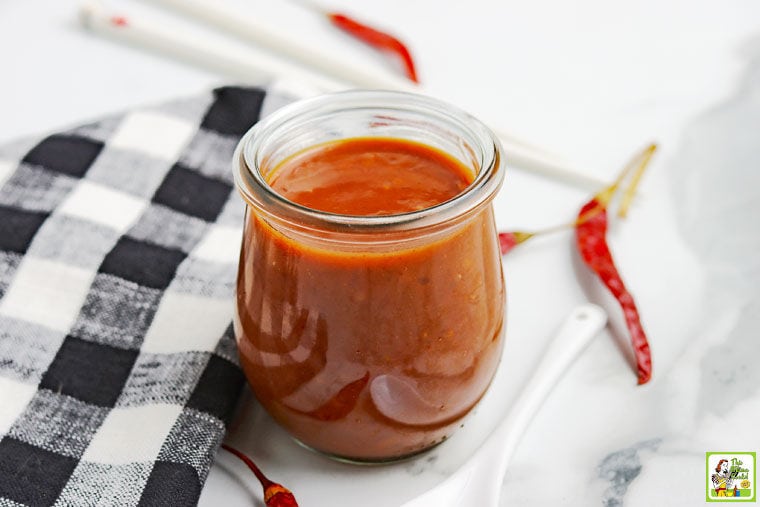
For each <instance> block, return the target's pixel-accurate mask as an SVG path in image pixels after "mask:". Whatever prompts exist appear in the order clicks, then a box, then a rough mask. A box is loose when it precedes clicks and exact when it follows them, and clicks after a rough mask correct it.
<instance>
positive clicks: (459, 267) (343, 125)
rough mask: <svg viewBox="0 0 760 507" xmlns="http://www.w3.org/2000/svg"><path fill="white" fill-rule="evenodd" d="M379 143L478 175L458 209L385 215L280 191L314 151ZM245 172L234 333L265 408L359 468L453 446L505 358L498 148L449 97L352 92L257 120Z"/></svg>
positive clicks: (237, 168)
mask: <svg viewBox="0 0 760 507" xmlns="http://www.w3.org/2000/svg"><path fill="white" fill-rule="evenodd" d="M372 136H377V137H384V138H388V137H390V138H401V139H406V140H411V141H416V142H419V143H424V144H426V145H429V146H432V147H434V148H437V149H439V150H441V151H443V152H445V153H447V154H449V155H450V156H452V157H454V158H455V159H457V160H459V161H460V162H461V163H462V164H464V165H465V166H466V167H467V168H469V170H471V171H472V176H473V178H474V179H473V181H472V183H471V184H470V185H469V186H468V187H467V188H466V189H465V190H464V191H463V192H462V193H460V194H459V195H457V196H456V197H454V198H452V199H450V200H448V201H446V202H444V203H441V204H438V205H436V206H432V207H430V208H426V209H422V210H419V211H413V212H408V213H403V214H396V215H386V216H355V215H340V214H333V213H327V212H322V211H319V210H314V209H310V208H306V207H304V206H301V205H299V204H296V203H294V202H291V201H289V200H287V199H285V198H284V197H283V196H281V195H279V194H278V193H277V192H276V191H275V190H274V189H272V187H271V186H270V185H269V184H268V183H267V181H268V177H269V176H270V175H271V172H272V170H273V169H275V168H276V167H277V166H278V164H279V163H281V162H282V161H283V160H285V159H287V158H288V157H291V156H292V155H294V154H296V153H299V152H301V151H303V150H305V149H307V148H310V147H313V146H315V145H318V144H321V143H325V142H327V141H333V140H339V139H348V138H356V137H372ZM233 170H234V173H235V179H236V183H237V187H238V190H239V191H240V193H241V194H242V196H243V198H244V199H245V201H246V204H247V209H246V216H245V226H244V232H243V241H242V247H241V249H242V250H241V254H240V266H239V272H238V280H237V297H236V315H235V333H236V338H237V343H238V349H239V352H240V360H241V365H242V368H243V371H244V372H245V375H246V377H247V379H248V382H249V384H250V386H251V388H252V389H253V392H254V393H255V395H256V397H257V398H258V400H259V402H261V405H262V406H263V407H264V408H265V409H266V410H267V411H268V412H269V413H270V414H271V415H272V416H273V417H274V419H275V420H276V421H277V422H278V423H279V424H281V425H282V426H283V427H284V428H285V429H286V430H287V431H288V432H290V434H292V435H293V436H294V437H295V438H296V439H297V440H298V441H299V442H301V443H302V444H304V445H306V446H308V447H310V448H312V449H315V450H318V451H320V452H322V453H325V454H328V455H330V456H333V457H336V458H340V459H345V460H350V461H359V462H382V461H391V460H396V459H399V458H403V457H407V456H410V455H413V454H415V453H418V452H420V451H423V450H425V449H428V448H430V447H432V446H434V445H436V444H438V443H439V442H441V441H442V440H444V439H445V438H446V437H447V436H448V435H449V434H450V433H451V432H452V431H453V430H454V429H455V428H456V427H457V426H458V424H459V423H460V421H461V419H462V418H463V417H464V416H465V415H466V414H467V413H468V412H469V411H470V410H471V409H472V408H473V406H474V405H475V404H476V403H477V402H478V400H479V399H480V398H481V397H482V396H483V394H484V393H485V391H486V389H487V388H488V385H489V383H490V382H491V379H492V377H493V375H494V372H495V370H496V367H497V364H498V362H499V358H500V353H501V348H502V339H503V332H504V327H505V322H504V303H505V293H504V282H503V277H502V268H501V256H500V253H499V245H498V238H497V232H496V228H495V223H494V217H493V209H492V205H491V202H492V200H493V198H494V196H495V194H496V192H497V191H498V189H499V187H500V186H501V183H502V181H503V178H504V167H503V164H502V155H501V147H500V144H499V141H498V140H497V138H496V137H495V136H494V135H493V133H492V132H490V131H489V130H488V129H487V128H486V127H485V126H484V125H483V124H481V123H480V122H479V121H477V120H476V119H474V118H473V117H471V116H469V115H468V114H466V113H464V112H462V111H460V110H458V109H455V108H453V107H451V106H449V105H447V104H445V103H442V102H439V101H437V100H433V99H430V98H426V97H423V96H418V95H414V94H407V93H397V92H384V91H350V92H343V93H337V94H331V95H325V96H321V97H317V98H314V99H309V100H305V101H301V102H297V103H294V104H291V105H289V106H287V107H284V108H282V109H281V110H279V111H277V112H275V113H274V114H272V115H271V116H269V117H267V118H266V119H264V120H262V121H261V122H259V123H258V124H257V125H256V126H254V127H253V128H252V129H251V130H250V131H249V132H248V133H247V134H246V135H245V136H244V137H243V139H242V140H241V141H240V144H239V145H238V147H237V150H236V152H235V156H234V161H233Z"/></svg>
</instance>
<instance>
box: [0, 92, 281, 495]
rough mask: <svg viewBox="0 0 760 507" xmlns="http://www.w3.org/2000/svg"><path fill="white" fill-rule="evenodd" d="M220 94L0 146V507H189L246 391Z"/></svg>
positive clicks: (243, 99) (268, 103)
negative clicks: (235, 325) (236, 323)
mask: <svg viewBox="0 0 760 507" xmlns="http://www.w3.org/2000/svg"><path fill="white" fill-rule="evenodd" d="M284 100H287V99H285V98H284V97H283V95H282V94H277V93H270V94H267V93H266V92H265V91H264V90H262V89H258V88H236V87H226V88H220V89H218V90H215V91H214V93H213V94H207V95H204V96H202V97H197V98H195V99H191V100H184V101H179V102H172V103H169V104H163V105H159V106H156V107H147V108H143V109H140V110H136V111H132V112H130V113H128V114H124V115H119V116H113V117H108V118H104V119H102V120H101V121H96V122H93V123H89V124H87V125H82V126H80V127H77V128H74V129H70V130H67V131H64V132H60V133H57V134H54V135H51V136H48V137H45V138H43V139H36V140H32V141H30V142H22V143H15V144H11V145H7V146H0V505H2V506H10V505H13V506H16V505H30V506H42V505H56V506H58V505H61V506H64V505H67V506H68V505H76V506H80V505H81V506H86V505H93V506H94V505H98V506H107V505H113V506H129V505H140V506H142V505H161V506H166V505H195V504H196V503H197V501H198V497H199V495H200V491H201V487H202V485H203V483H204V481H205V479H206V476H207V474H208V470H209V467H210V466H211V462H212V460H213V458H214V455H215V453H216V450H217V448H218V446H219V444H220V442H221V440H222V437H223V435H224V431H225V425H226V424H227V422H228V420H229V418H230V416H231V413H232V410H233V408H234V406H235V403H236V400H237V398H238V395H239V393H240V389H241V387H242V385H243V376H242V374H241V372H240V369H239V368H238V366H237V352H236V350H235V343H234V339H233V337H232V335H231V328H230V320H231V316H232V309H233V304H232V296H233V289H234V279H235V273H236V263H237V255H238V250H239V246H240V234H241V225H242V216H243V205H242V201H241V199H240V198H239V197H238V196H237V195H236V192H234V191H233V182H232V174H231V170H230V160H231V156H232V151H233V149H234V147H235V145H236V143H237V141H238V139H239V138H240V136H241V135H242V134H243V133H244V132H245V131H246V130H247V129H248V128H249V127H250V126H251V125H252V124H253V123H254V122H256V121H257V120H258V118H259V116H260V115H261V114H263V113H266V110H267V109H274V108H276V107H277V106H278V105H280V104H281V103H282V102H283V101H284Z"/></svg>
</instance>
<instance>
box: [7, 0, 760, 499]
mask: <svg viewBox="0 0 760 507" xmlns="http://www.w3.org/2000/svg"><path fill="white" fill-rule="evenodd" d="M225 1H228V2H231V3H235V4H240V7H241V9H243V8H244V9H249V10H250V11H251V12H254V13H255V14H256V15H257V16H260V17H261V18H262V19H266V20H269V21H270V22H271V23H273V24H276V25H277V26H282V27H283V29H286V30H289V31H291V32H292V33H293V34H294V36H297V37H298V38H300V39H302V40H303V41H305V42H308V43H310V44H319V45H321V47H325V48H329V49H331V50H332V51H334V52H335V53H336V55H339V56H340V57H341V58H345V59H347V60H348V61H356V62H363V63H365V64H366V63H367V62H371V63H372V64H375V65H378V66H387V65H388V63H387V62H386V61H385V60H384V59H382V58H380V57H378V56H377V55H376V54H374V53H373V52H371V51H370V50H367V49H366V48H363V47H361V46H358V45H356V44H354V43H351V42H349V40H348V39H347V38H346V37H344V36H342V35H340V34H336V33H335V32H334V31H332V30H331V29H329V27H327V26H326V24H324V23H321V22H320V21H319V20H316V19H315V18H313V16H312V15H310V14H309V13H307V12H305V11H302V10H299V9H298V8H297V7H295V6H294V5H292V4H289V3H287V2H267V1H265V0H250V1H247V2H242V0H241V1H238V0H225ZM112 3H113V4H114V5H115V6H117V7H124V8H125V9H133V8H134V9H141V8H145V6H144V5H141V4H138V5H135V3H134V2H129V1H122V2H112ZM329 5H330V6H331V7H335V8H336V9H343V10H346V11H349V12H351V13H353V14H355V15H356V16H357V17H359V18H363V19H366V20H373V21H374V22H375V24H377V25H379V26H386V27H393V28H394V29H395V31H396V32H397V33H398V34H401V35H403V36H404V39H406V40H407V41H408V42H409V45H410V46H411V48H412V50H413V52H414V53H415V55H416V56H417V60H418V65H419V71H420V76H421V79H422V80H423V81H424V82H425V83H426V86H427V89H428V90H429V91H430V92H431V93H433V94H434V95H437V96H438V97H441V98H444V99H446V100H448V101H450V102H453V103H455V104H457V105H459V106H460V107H463V108H465V109H467V110H469V111H470V112H472V113H473V114H475V115H476V116H480V117H484V118H487V119H488V120H489V121H490V122H491V123H492V124H495V125H496V126H498V127H503V128H507V129H509V130H511V131H513V132H516V133H519V134H520V135H521V136H522V137H524V138H526V139H529V140H531V141H532V142H534V143H535V144H539V145H542V146H546V147H550V148H551V149H552V150H554V151H556V152H558V153H561V154H563V155H564V156H566V158H568V159H569V160H572V161H573V162H574V163H575V164H576V165H578V166H580V167H584V168H587V170H588V174H590V175H594V176H597V177H600V178H604V179H611V177H612V175H614V174H615V173H616V172H617V171H618V170H619V169H620V168H621V167H622V165H623V164H624V163H625V162H626V160H627V159H628V157H629V156H631V155H632V154H633V153H634V152H635V151H636V150H638V149H640V148H642V147H643V146H645V145H646V144H647V143H649V142H651V141H656V142H658V144H659V145H660V147H661V149H660V151H659V152H658V154H657V155H656V157H655V159H654V161H653V163H652V166H651V167H650V172H649V173H648V174H647V176H646V178H645V180H644V182H643V186H642V189H641V197H640V198H639V199H638V200H637V201H636V203H635V206H634V207H633V209H632V211H631V214H630V217H629V218H628V219H627V220H626V221H625V222H619V223H617V224H615V225H614V227H613V228H612V230H611V233H610V243H611V246H612V249H613V251H614V252H615V254H616V257H617V262H618V267H619V268H620V271H621V272H622V274H623V277H624V278H625V280H626V282H627V284H628V286H629V289H630V290H631V292H632V293H633V294H634V296H635V298H636V300H637V302H638V304H639V309H640V311H641V314H642V318H643V322H644V326H645V328H646V330H647V332H648V334H649V337H650V342H651V345H652V350H653V358H654V377H653V380H652V382H651V383H650V384H648V385H646V386H643V387H637V386H636V381H635V380H636V378H635V374H634V371H633V369H632V363H631V361H632V358H631V353H630V352H629V349H630V347H629V345H628V341H627V338H626V335H625V332H624V331H623V328H622V327H621V317H620V312H619V310H618V309H617V307H616V305H615V304H614V302H613V301H612V300H611V299H610V298H609V297H608V296H607V294H606V293H605V292H604V291H603V290H602V289H601V288H600V286H599V285H598V284H597V283H596V282H595V280H594V279H593V278H592V277H591V276H589V274H588V273H587V272H586V271H585V269H584V268H583V266H581V264H580V262H579V260H578V258H577V256H576V255H575V254H574V253H573V246H572V241H571V235H570V234H569V233H560V234H556V235H553V236H551V237H547V238H544V239H540V240H536V241H535V242H534V243H533V244H528V245H525V246H524V247H521V248H520V249H518V250H515V251H514V252H513V253H511V254H510V255H508V256H507V257H505V275H506V278H507V287H508V329H507V336H508V338H507V342H506V347H505V351H504V359H503V362H502V365H501V367H500V372H499V375H500V377H499V378H500V380H499V382H498V383H497V384H495V387H498V389H494V390H492V391H491V392H490V393H489V396H490V398H489V403H491V404H493V403H497V402H498V403H502V404H503V406H504V407H508V405H509V403H510V400H512V399H513V398H514V396H515V393H517V392H518V390H519V388H520V385H521V384H522V383H523V382H524V381H525V379H526V378H527V376H528V374H529V372H530V371H531V369H532V368H533V366H534V365H535V364H536V362H537V361H538V358H539V357H540V356H541V353H542V349H543V347H544V345H545V344H546V343H547V342H548V340H549V338H550V336H551V334H552V332H553V331H554V330H555V329H556V327H557V326H558V325H559V323H560V321H561V320H562V318H563V317H564V315H565V314H566V313H567V312H569V310H570V309H571V308H572V307H573V306H575V305H577V304H579V303H581V302H584V301H587V300H591V301H594V302H597V303H600V304H602V305H603V306H604V307H605V308H607V309H608V311H609V313H610V315H611V324H610V326H609V327H608V328H607V330H605V332H604V333H603V334H602V335H601V336H600V337H599V339H597V340H596V341H595V342H594V343H593V344H592V346H591V347H590V348H589V349H588V350H587V351H586V352H585V353H584V355H583V356H582V357H581V358H580V359H579V361H578V362H577V363H576V364H575V366H574V367H573V368H572V370H571V371H569V372H568V374H567V375H566V377H565V378H564V379H563V380H562V382H561V383H560V385H559V386H558V387H557V389H556V390H555V391H554V392H553V393H552V395H551V396H550V398H549V400H548V401H547V403H546V404H545V405H544V407H543V408H542V410H541V411H540V413H539V414H538V416H537V418H536V419H535V420H534V421H533V423H532V425H531V427H530V429H529V431H528V432H527V434H526V435H525V438H524V439H523V441H522V443H521V444H520V446H519V449H518V450H517V454H516V455H515V458H514V460H513V462H512V464H511V466H510V468H509V471H508V473H507V476H506V477H505V481H504V484H503V494H502V505H531V506H533V505H535V506H542V505H547V506H549V505H552V506H554V505H568V506H587V505H603V506H608V507H612V506H618V505H627V506H649V505H664V504H667V505H690V506H691V505H697V504H698V503H701V502H704V501H705V452H707V451H726V450H731V451H758V450H760V432H758V431H757V427H758V425H759V424H760V389H759V386H760V370H758V369H757V367H756V365H757V361H758V359H760V341H758V340H757V333H758V332H757V329H758V328H760V302H759V301H760V299H758V298H757V296H758V287H760V257H759V256H758V255H757V252H758V251H760V229H759V228H758V226H757V224H756V222H757V219H758V217H760V171H758V170H757V168H758V166H759V165H760V140H759V138H758V135H759V134H760V5H758V4H757V3H756V2H754V1H752V0H728V1H726V2H721V3H719V4H718V3H715V2H707V1H697V2H681V1H678V2H656V1H655V0H644V1H642V2H636V3H623V2H604V1H602V0H581V1H578V2H572V3H568V2H561V1H559V0H539V1H534V2H516V1H507V2H491V1H489V0H472V1H469V2H436V1H434V0H388V1H385V2H350V1H349V0H334V1H331V2H329ZM76 9H77V3H75V2H70V1H53V0H46V1H40V2H15V3H2V4H0V58H1V59H2V61H3V77H2V80H0V91H2V93H0V111H2V116H1V118H2V121H0V141H4V140H9V139H12V138H15V137H19V136H23V135H25V134H30V133H35V132H40V131H44V130H50V129H53V128H57V127H61V126H64V125H67V124H71V123H74V122H78V121H81V120H83V119H87V118H91V117H94V116H97V115H99V114H103V113H106V112H111V111H114V110H119V109H125V108H129V107H130V106H133V105H135V104H141V103H145V102H152V101H158V100H163V99H166V98H169V97H175V96H180V95H190V94H192V93H195V92H197V91H198V90H200V89H204V88H207V87H210V86H213V85H216V84H219V83H223V82H225V77H224V76H222V75H218V74H213V73H210V72H207V71H204V70H201V69H196V68H192V67H189V66H186V65H184V64H180V63H176V62H170V61H167V60H165V59H163V58H161V57H159V56H153V55H148V54H145V53H142V52H140V51H137V50H134V49H131V48H125V47H121V46H119V45H117V44H115V43H112V42H109V41H104V40H101V39H98V38H95V37H93V36H92V35H90V34H87V33H85V32H83V31H82V30H81V29H80V28H79V27H78V25H77V23H76ZM507 158H508V154H507ZM588 195H589V191H588V189H579V188H575V187H571V186H565V185H562V184H558V183H556V182H552V181H549V180H546V179H544V178H541V177H538V176H535V175H532V174H529V173H526V172H524V171H520V170H518V168H514V169H512V170H510V172H509V174H508V176H507V180H506V183H505V187H504V190H503V191H502V192H501V194H500V195H499V196H498V198H497V201H496V204H495V205H496V209H497V220H498V222H499V225H500V227H503V228H509V229H514V228H520V229H533V228H540V227H542V226H546V225H552V224H554V223H557V222H558V221H562V220H565V219H568V218H569V217H571V216H572V215H573V213H574V211H575V210H576V209H577V208H578V207H579V206H580V204H581V203H583V202H584V201H585V200H586V199H587V198H588ZM489 406H492V405H489ZM489 410H490V409H489ZM489 410H486V409H485V408H484V409H483V410H478V411H476V413H475V414H474V415H473V416H472V417H471V418H470V419H468V421H467V424H466V425H465V428H464V429H463V430H461V431H460V432H459V433H457V434H455V436H454V437H452V438H451V439H450V441H448V442H447V443H445V444H444V445H442V446H440V447H438V448H436V449H435V450H433V451H431V452H430V453H427V454H425V455H423V456H422V457H420V458H418V459H416V460H413V461H409V462H406V463H402V464H398V465H393V466H387V467H371V468H367V467H350V466H347V465H340V464H335V463H332V462H328V461H327V460H325V459H323V458H320V457H318V456H315V455H312V454H309V453H308V452H307V451H305V450H302V449H300V448H299V447H297V446H296V445H295V444H294V443H292V442H291V441H290V440H289V439H288V438H287V437H286V436H285V435H284V433H283V432H282V430H280V429H279V428H278V427H276V426H275V425H274V424H273V423H272V422H271V421H270V420H269V419H268V417H267V416H266V415H265V414H263V413H262V411H261V410H260V409H258V407H256V406H255V404H253V403H247V405H246V407H245V410H244V411H243V414H242V415H241V418H240V420H239V421H238V422H237V426H236V429H235V430H234V431H233V438H234V439H235V441H236V443H238V444H239V445H241V446H242V447H244V448H245V449H246V450H248V451H249V452H251V453H253V454H255V456H256V459H257V460H258V461H259V462H260V465H262V466H263V467H264V468H265V469H266V470H267V471H268V472H269V473H270V475H272V476H274V477H276V479H277V480H279V481H281V482H283V483H285V484H287V485H289V486H290V487H292V488H293V489H294V490H295V491H296V493H297V494H298V497H299V500H301V502H302V504H303V505H309V506H310V505H331V506H340V505H346V506H348V505H364V506H375V505H377V506H387V505H398V504H400V503H402V502H403V501H405V500H408V499H409V498H411V497H413V496H414V495H416V494H418V493H420V492H422V491H424V490H425V489H427V488H429V487H431V486H432V485H434V484H435V483H437V482H439V481H440V480H441V479H442V478H443V477H445V476H446V475H447V474H449V473H451V472H452V471H453V470H454V468H455V467H456V465H457V463H460V462H461V461H462V460H463V459H464V458H465V457H466V456H467V454H468V453H469V452H471V451H472V449H473V448H474V446H475V445H476V444H477V442H480V441H482V440H483V439H484V438H485V437H486V435H487V433H488V431H489V429H490V427H492V426H493V424H494V423H495V420H494V419H493V412H489ZM338 491H340V493H339V492H338ZM259 495H260V492H259V487H258V485H257V484H254V483H253V482H252V481H251V480H250V479H249V477H248V474H247V472H246V471H245V470H243V468H242V467H241V466H240V465H239V464H238V463H236V462H235V461H234V460H233V459H232V458H230V457H229V456H221V457H220V458H219V460H218V462H217V464H216V465H215V466H214V468H213V469H212V472H211V474H210V476H209V480H208V483H207V485H206V488H205V489H204V492H203V495H202V497H201V502H200V505H201V506H213V505H221V504H224V505H227V506H231V507H232V506H238V505H239V506H250V505H260V504H259V503H256V502H259V501H258V500H255V499H257V498H259Z"/></svg>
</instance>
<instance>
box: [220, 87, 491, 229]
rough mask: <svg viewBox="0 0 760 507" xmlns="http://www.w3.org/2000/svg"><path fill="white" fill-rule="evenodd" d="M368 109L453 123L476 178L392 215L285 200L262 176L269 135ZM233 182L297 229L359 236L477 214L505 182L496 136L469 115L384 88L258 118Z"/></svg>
mask: <svg viewBox="0 0 760 507" xmlns="http://www.w3.org/2000/svg"><path fill="white" fill-rule="evenodd" d="M356 109H367V110H373V111H374V110H377V111H388V112H392V111H396V112H401V111H403V112H413V113H419V114H423V115H426V116H430V117H433V118H435V119H438V120H442V121H445V122H447V123H449V124H452V125H455V126H456V127H457V128H459V129H461V130H462V131H464V132H466V133H467V134H469V137H470V139H469V140H470V141H471V142H473V144H474V146H472V148H474V149H476V150H477V152H478V153H477V155H478V156H479V164H478V165H479V169H478V171H477V174H476V175H475V178H474V180H473V181H472V182H471V183H470V184H469V185H468V186H467V187H466V188H465V189H464V190H463V191H462V192H460V193H459V194H457V195H456V196H454V197H452V198H451V199H449V200H447V201H444V202H442V203H439V204H436V205H434V206H430V207H428V208H423V209H420V210H415V211H409V212H404V213H397V214H392V215H369V216H364V215H344V214H338V213H332V212H327V211H321V210H318V209H314V208H309V207H306V206H303V205H301V204H298V203H296V202H293V201H291V200H289V199H287V198H286V197H285V196H283V195H281V194H280V193H278V192H277V191H276V190H275V189H274V188H272V187H271V186H270V185H269V183H268V182H267V181H266V179H265V178H264V176H263V174H262V172H261V170H260V168H261V167H262V162H263V161H262V153H261V149H260V148H261V147H262V145H263V144H264V143H265V142H266V140H267V139H268V137H269V136H270V135H272V133H273V132H275V131H277V130H278V129H280V128H282V127H283V126H284V125H287V124H288V123H289V122H293V121H298V120H299V119H300V118H302V117H303V115H310V116H311V117H318V116H319V115H324V114H327V113H335V112H340V111H347V110H356ZM232 170H233V173H234V178H235V183H236V186H237V188H238V191H239V192H240V193H241V195H242V196H243V198H244V199H245V201H246V202H247V203H248V204H250V205H252V206H255V207H256V208H257V210H259V211H262V212H265V213H266V214H268V215H270V216H274V217H276V218H278V219H281V220H286V221H288V222H292V223H297V224H299V225H301V226H303V225H307V226H313V227H318V228H329V229H331V230H336V231H338V230H348V231H351V232H357V233H358V232H363V231H372V232H377V231H378V230H389V231H390V230H411V229H418V228H424V227H429V226H433V225H437V224H440V223H443V222H447V221H449V220H452V219H455V218H458V217H460V216H463V215H467V214H469V212H475V211H477V210H480V209H481V208H482V206H484V205H486V204H488V203H490V202H491V201H492V200H493V198H494V196H495V195H496V193H497V192H498V190H499V188H500V187H501V184H502V182H503V180H504V162H503V160H502V148H501V143H500V141H499V139H498V138H497V137H496V135H495V134H494V133H493V132H492V131H491V130H490V129H489V128H488V127H486V126H485V125H484V124H483V123H482V122H480V121H479V120H478V119H476V118H475V117H474V116H472V115H470V114H469V113H467V112H465V111H463V110H461V109H459V108H457V107H454V106H451V105H450V104H447V103H446V102H443V101H440V100H438V99H434V98H431V97H428V96H424V95H420V94H416V93H409V92H397V91H385V90H348V91H342V92H335V93H329V94H324V95H319V96H317V97H312V98H308V99H303V100H299V101H296V102H293V103H291V104H288V105H286V106H283V107H282V108H280V109H278V110H277V111H275V112H274V113H272V114H271V115H269V116H267V117H266V118H264V119H262V120H260V121H259V122H258V123H256V124H255V125H254V126H253V127H251V128H250V129H249V130H248V131H247V132H246V133H245V134H244V135H243V137H242V138H241V140H240V142H239V143H238V145H237V148H236V149H235V153H234V156H233V162H232Z"/></svg>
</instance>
